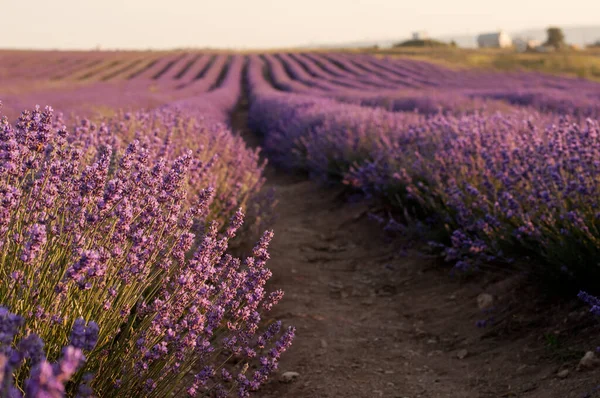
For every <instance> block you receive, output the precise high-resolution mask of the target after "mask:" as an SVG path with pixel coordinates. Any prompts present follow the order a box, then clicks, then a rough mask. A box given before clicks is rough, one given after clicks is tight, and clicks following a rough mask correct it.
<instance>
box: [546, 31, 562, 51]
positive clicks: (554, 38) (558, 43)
mask: <svg viewBox="0 0 600 398" xmlns="http://www.w3.org/2000/svg"><path fill="white" fill-rule="evenodd" d="M546 32H547V34H548V39H547V40H546V42H545V43H544V45H545V46H552V47H554V48H556V49H559V48H561V47H564V46H565V34H564V33H563V31H562V29H561V28H557V27H555V26H551V27H549V28H548V29H547V30H546Z"/></svg>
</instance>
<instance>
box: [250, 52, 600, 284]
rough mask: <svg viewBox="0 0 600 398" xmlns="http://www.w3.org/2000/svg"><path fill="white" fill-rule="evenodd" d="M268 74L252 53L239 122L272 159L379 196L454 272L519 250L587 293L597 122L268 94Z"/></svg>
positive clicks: (597, 243) (599, 220)
mask: <svg viewBox="0 0 600 398" xmlns="http://www.w3.org/2000/svg"><path fill="white" fill-rule="evenodd" d="M267 62H268V59H267ZM267 65H272V64H269V63H267ZM273 74H274V73H273V69H271V70H270V73H269V70H268V69H266V68H264V66H263V62H262V60H261V59H259V58H258V57H255V58H252V59H251V62H250V69H249V82H250V87H251V93H252V102H251V109H250V121H251V123H252V128H254V129H255V130H257V131H261V132H264V133H265V135H266V137H265V147H266V149H267V150H268V151H270V152H271V153H272V154H273V159H274V160H276V161H277V162H279V163H280V164H283V165H284V166H286V167H290V168H295V169H297V170H304V171H307V172H309V173H310V174H312V175H314V176H316V177H318V178H322V179H327V180H330V181H332V180H333V181H338V182H343V183H345V184H348V185H350V186H352V187H354V188H356V189H358V190H360V191H362V192H363V193H364V194H365V195H366V196H368V197H370V198H372V199H375V200H378V201H381V202H383V203H384V204H385V205H386V206H387V208H388V209H392V211H393V217H394V220H393V221H394V223H395V224H397V225H399V224H404V225H406V224H411V225H416V226H423V227H426V229H427V230H429V231H431V230H435V231H436V232H440V234H439V235H438V239H439V240H438V242H439V243H436V246H440V247H441V250H443V252H444V254H445V256H446V258H447V259H448V260H452V261H454V262H455V263H456V264H457V267H459V268H463V269H470V268H473V267H476V266H477V265H478V264H479V263H480V262H481V261H485V262H489V261H513V260H515V259H521V258H523V257H530V258H535V259H537V260H539V261H538V262H537V263H539V264H544V267H543V269H541V271H542V273H543V275H545V276H549V277H561V278H567V279H572V280H573V281H574V282H576V283H577V284H578V286H580V287H583V288H586V289H590V290H593V291H598V287H597V283H596V282H597V281H598V278H599V277H600V272H599V271H600V270H599V269H598V267H597V265H596V264H597V263H598V259H600V209H599V208H598V204H597V200H596V199H597V197H598V195H599V194H600V181H599V180H598V177H597V176H598V175H599V174H598V173H599V172H600V161H599V160H598V159H600V126H599V124H598V122H597V121H594V120H581V119H579V118H577V117H575V116H573V115H569V114H568V113H561V114H556V113H540V112H537V111H535V110H532V109H531V108H523V109H519V108H509V109H507V110H505V112H502V113H497V112H486V111H480V112H475V113H470V112H462V113H461V112H458V113H457V114H454V115H447V114H446V115H442V114H436V115H424V114H419V113H413V112H408V113H405V112H388V111H386V110H384V109H382V108H379V107H376V108H372V107H363V106H358V105H352V104H344V103H340V102H339V101H337V100H336V99H335V98H336V96H335V95H332V98H326V97H325V96H323V95H314V94H313V95H311V93H309V92H305V91H303V92H301V93H293V92H291V93H290V92H283V91H278V90H276V89H274V88H273V86H272V85H271V84H270V82H269V81H268V77H272V76H273ZM274 84H275V86H277V83H276V82H275V83H274ZM291 91H295V90H291ZM530 271H534V269H533V268H531V269H530Z"/></svg>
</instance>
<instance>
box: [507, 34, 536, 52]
mask: <svg viewBox="0 0 600 398" xmlns="http://www.w3.org/2000/svg"><path fill="white" fill-rule="evenodd" d="M513 45H514V46H515V49H516V50H517V51H518V52H520V53H523V52H525V51H529V50H534V49H536V48H537V47H539V46H541V45H542V42H541V41H539V40H534V39H523V38H521V37H519V38H516V39H515V40H513Z"/></svg>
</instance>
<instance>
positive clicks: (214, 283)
mask: <svg viewBox="0 0 600 398" xmlns="http://www.w3.org/2000/svg"><path fill="white" fill-rule="evenodd" d="M0 125H1V133H0V228H1V229H2V232H3V234H2V236H3V237H4V238H3V239H0V246H1V247H2V254H3V255H2V257H1V258H0V273H1V274H2V275H8V276H9V280H8V283H3V284H1V285H0V303H2V305H3V306H5V307H6V308H8V309H10V310H11V311H14V312H17V313H18V314H19V316H12V315H6V316H4V315H2V316H3V318H2V323H1V325H0V328H2V329H1V331H2V332H0V336H3V337H2V339H3V340H2V342H0V348H1V347H5V348H2V349H3V350H4V351H2V352H3V353H5V355H4V356H5V357H6V360H4V359H3V361H4V365H3V369H4V371H3V373H2V374H3V376H2V377H3V382H4V383H9V381H10V386H8V384H6V385H7V386H8V387H6V388H7V389H8V388H10V391H13V390H14V391H17V390H18V391H21V392H25V393H27V394H33V396H36V394H37V395H39V394H42V392H46V391H47V392H48V393H47V394H49V395H48V396H62V395H63V394H67V395H76V394H79V395H80V396H89V395H92V394H93V395H98V396H106V397H110V396H123V395H126V396H148V397H163V396H167V395H169V394H171V393H176V394H179V393H184V392H186V391H187V393H189V394H190V395H198V396H202V395H207V394H213V393H214V394H217V395H219V396H226V395H227V394H229V393H230V392H232V391H234V390H235V391H238V390H239V391H245V392H248V391H253V390H256V389H257V388H258V387H259V385H260V384H262V383H264V381H265V380H266V377H267V375H268V374H269V373H270V372H272V371H273V370H274V369H275V368H276V362H277V360H278V358H279V355H280V354H281V352H283V351H285V349H287V347H288V346H289V344H290V342H291V339H292V338H293V334H294V330H293V328H290V329H288V330H280V329H281V328H280V327H278V328H277V329H276V332H275V329H273V328H272V327H269V325H264V322H263V321H262V315H263V314H264V313H265V312H267V311H269V310H270V309H271V308H272V307H273V305H274V304H275V303H276V302H277V301H278V300H279V299H280V298H281V296H282V293H281V292H279V291H278V292H274V293H269V292H268V291H267V289H266V287H265V286H266V282H267V280H268V279H269V278H270V277H271V271H269V269H268V268H267V267H266V262H267V260H268V258H269V255H268V245H269V241H270V240H271V238H272V232H266V233H265V234H264V235H263V236H262V238H261V239H260V240H259V242H258V243H257V245H256V247H255V248H254V250H253V252H252V255H251V256H249V257H247V258H245V259H243V260H241V259H237V258H234V257H232V256H231V255H230V254H228V253H227V251H228V247H229V245H230V241H232V240H233V239H235V238H236V236H238V235H239V234H240V231H241V228H242V227H243V224H244V218H245V216H244V213H243V212H242V211H241V209H240V206H241V205H244V204H246V203H248V202H251V201H253V200H254V199H253V198H255V197H256V195H257V193H258V189H259V188H260V187H261V185H262V181H263V180H262V176H261V170H262V169H261V168H262V166H261V165H260V163H259V161H258V157H257V156H258V154H257V153H256V152H253V151H248V150H247V149H246V148H245V146H241V147H236V146H235V145H236V142H237V141H236V139H233V138H226V139H225V138H223V139H221V138H220V135H219V134H220V131H221V130H219V129H205V128H204V127H202V125H198V124H196V122H195V121H194V120H193V119H191V118H186V117H185V116H183V115H182V114H181V113H179V112H178V111H171V110H159V111H156V112H153V113H142V112H140V113H137V114H128V115H121V116H119V117H117V118H115V119H110V120H107V121H106V122H105V123H103V124H102V123H101V124H99V125H98V124H94V123H91V122H88V121H83V122H81V123H79V124H78V125H77V126H76V128H75V129H74V131H75V133H74V134H72V135H71V134H69V133H68V130H67V129H66V128H65V127H64V126H62V121H61V120H60V118H57V117H56V116H55V115H54V114H53V111H52V109H50V108H46V109H44V110H42V109H35V110H33V111H32V112H24V113H23V114H22V115H21V117H20V118H19V120H18V122H17V123H16V124H15V125H14V126H13V125H11V124H10V123H8V121H7V120H6V118H4V119H2V122H1V123H0ZM144 131H145V132H152V133H149V134H144V133H143V132H144ZM229 134H230V133H229ZM192 137H193V139H192ZM128 139H132V141H131V142H130V143H129V144H127V143H126V142H127V140H128ZM186 143H190V145H189V148H190V150H187V149H185V148H186ZM216 153H219V155H220V156H219V157H218V158H217V157H216V156H214V155H215V154H216ZM221 161H224V162H225V163H222V164H221V166H219V162H221ZM227 184H230V185H229V186H227ZM201 186H204V187H205V188H200V187H201ZM231 187H233V188H231ZM226 198H228V199H230V200H225V199H226ZM6 313H7V314H8V312H6ZM82 315H83V316H84V317H85V318H86V319H88V320H93V321H94V322H89V323H87V324H86V322H85V321H84V319H83V318H81V316H82ZM17 326H18V327H20V326H24V328H23V329H18V328H17ZM264 327H266V330H267V331H268V332H264V331H263V328H264ZM4 329H6V331H5V330H4ZM22 330H31V331H34V332H35V333H36V336H35V337H31V336H34V335H30V336H25V335H24V334H23V332H22ZM37 336H39V337H37ZM5 338H6V342H5V341H4V339H5ZM14 341H20V343H19V344H18V346H17V347H16V348H15V347H14ZM42 341H43V342H44V343H43V344H42ZM65 345H68V347H67V349H63V347H64V346H65ZM8 347H11V348H10V355H8V353H9V351H8V350H9V348H8ZM14 352H17V353H20V354H18V355H20V356H22V357H23V358H24V359H25V358H27V359H26V361H27V363H31V365H32V366H31V372H30V374H29V375H28V376H27V377H26V376H25V375H24V374H23V372H19V371H17V370H16V369H17V362H14V361H16V360H17V359H18V357H17V354H13V353H14ZM82 352H85V360H84V358H83V354H82ZM262 357H265V358H270V359H269V365H268V367H265V365H264V364H263V362H264V361H263V360H261V358H262ZM42 358H43V360H42ZM46 358H47V361H48V362H45V361H46ZM7 361H8V362H7ZM11 361H13V362H11ZM32 361H36V364H37V363H38V362H39V364H37V365H36V364H33V363H32ZM50 363H54V364H52V365H50ZM33 365H35V366H33ZM38 365H39V366H38ZM198 370H200V371H199V372H198ZM194 372H197V373H196V375H195V378H194V380H193V381H191V382H190V383H188V381H189V378H187V377H186V375H188V374H189V373H194ZM222 375H229V376H227V377H222ZM67 380H72V382H69V383H66V381H67ZM245 380H249V382H246V381H245ZM65 383H66V384H65ZM0 385H4V384H2V383H0ZM7 391H8V390H7ZM11 393H12V392H11ZM15 393H16V392H15ZM240 394H241V393H240ZM244 394H245V393H244Z"/></svg>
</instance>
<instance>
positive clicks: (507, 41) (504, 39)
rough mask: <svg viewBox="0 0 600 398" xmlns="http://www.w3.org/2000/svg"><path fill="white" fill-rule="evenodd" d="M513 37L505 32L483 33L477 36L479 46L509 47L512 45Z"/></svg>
mask: <svg viewBox="0 0 600 398" xmlns="http://www.w3.org/2000/svg"><path fill="white" fill-rule="evenodd" d="M512 44H513V43H512V39H511V38H510V36H509V35H508V34H507V33H506V32H504V31H502V30H501V31H499V32H496V33H483V34H481V35H479V36H477V45H478V46H479V48H507V47H511V46H512Z"/></svg>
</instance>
